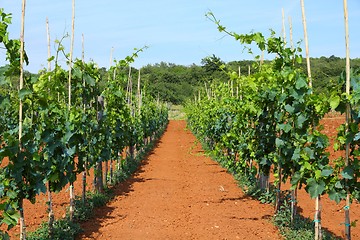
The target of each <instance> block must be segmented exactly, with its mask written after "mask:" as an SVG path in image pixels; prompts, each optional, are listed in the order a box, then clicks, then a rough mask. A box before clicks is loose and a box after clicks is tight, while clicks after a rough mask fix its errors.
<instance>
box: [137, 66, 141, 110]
mask: <svg viewBox="0 0 360 240" xmlns="http://www.w3.org/2000/svg"><path fill="white" fill-rule="evenodd" d="M140 82H141V68H140V69H139V76H138V85H137V96H138V105H139V106H138V108H139V109H138V110H139V112H138V113H139V116H140V114H141V86H140Z"/></svg>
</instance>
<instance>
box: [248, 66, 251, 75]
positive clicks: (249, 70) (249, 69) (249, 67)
mask: <svg viewBox="0 0 360 240" xmlns="http://www.w3.org/2000/svg"><path fill="white" fill-rule="evenodd" d="M250 74H251V66H250V65H249V66H248V75H249V76H250Z"/></svg>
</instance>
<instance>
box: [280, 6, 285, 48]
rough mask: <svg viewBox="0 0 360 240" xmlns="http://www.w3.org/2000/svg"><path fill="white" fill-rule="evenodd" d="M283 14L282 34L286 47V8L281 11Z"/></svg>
mask: <svg viewBox="0 0 360 240" xmlns="http://www.w3.org/2000/svg"><path fill="white" fill-rule="evenodd" d="M281 13H282V34H283V41H284V45H285V46H286V29H285V13H284V8H282V9H281Z"/></svg>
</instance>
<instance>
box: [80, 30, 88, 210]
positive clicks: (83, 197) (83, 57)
mask: <svg viewBox="0 0 360 240" xmlns="http://www.w3.org/2000/svg"><path fill="white" fill-rule="evenodd" d="M81 43H82V44H81V46H82V54H81V60H82V63H83V65H85V39H84V34H82V38H81ZM85 87H86V81H85V78H84V77H83V88H84V91H85ZM83 111H84V114H85V115H86V102H85V99H83ZM86 168H87V157H85V160H84V171H83V172H82V195H81V200H82V203H83V204H85V203H86V171H87V169H86Z"/></svg>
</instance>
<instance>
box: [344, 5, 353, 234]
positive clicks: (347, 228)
mask: <svg viewBox="0 0 360 240" xmlns="http://www.w3.org/2000/svg"><path fill="white" fill-rule="evenodd" d="M343 2H344V22H345V47H346V94H347V95H350V43H349V42H350V40H349V14H348V5H347V0H343ZM345 116H346V123H345V124H346V132H348V131H349V130H348V129H349V125H350V123H351V121H352V120H351V113H350V104H349V103H348V104H347V106H346V115H345ZM350 151H351V149H350V143H346V147H345V166H346V167H347V166H349V165H350ZM346 191H347V194H346V206H345V208H344V210H345V238H346V239H347V240H349V239H351V221H350V204H351V202H350V192H349V188H348V186H346Z"/></svg>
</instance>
